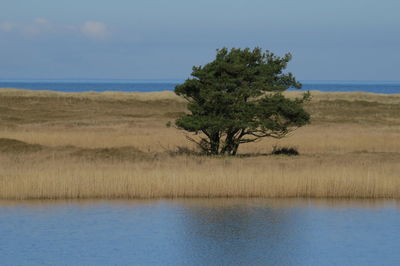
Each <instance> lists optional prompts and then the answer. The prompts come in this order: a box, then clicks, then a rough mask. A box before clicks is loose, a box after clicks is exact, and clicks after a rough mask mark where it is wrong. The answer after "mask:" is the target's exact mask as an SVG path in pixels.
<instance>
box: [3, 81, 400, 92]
mask: <svg viewBox="0 0 400 266" xmlns="http://www.w3.org/2000/svg"><path fill="white" fill-rule="evenodd" d="M181 82H182V81H180V80H0V88H17V89H30V90H51V91H61V92H85V91H97V92H102V91H124V92H131V91H139V92H150V91H164V90H169V91H172V90H173V89H174V88H175V86H176V85H177V84H179V83H181ZM302 83H303V88H302V90H303V91H306V90H319V91H325V92H354V91H363V92H373V93H384V94H393V93H400V81H398V82H396V81H386V82H385V81H380V82H371V81H370V82H368V81H303V82H302Z"/></svg>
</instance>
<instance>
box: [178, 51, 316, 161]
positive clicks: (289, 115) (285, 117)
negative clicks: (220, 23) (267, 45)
mask: <svg viewBox="0 0 400 266" xmlns="http://www.w3.org/2000/svg"><path fill="white" fill-rule="evenodd" d="M290 60H291V55H290V54H286V55H285V56H284V57H278V56H275V55H274V54H273V53H270V52H269V51H265V52H263V51H262V50H261V49H260V48H255V49H253V50H250V49H248V48H246V49H243V50H242V49H235V48H234V49H231V50H228V49H227V48H223V49H220V50H217V55H216V58H215V60H214V61H212V62H210V63H208V64H206V65H205V66H199V67H193V72H192V78H190V79H187V80H186V81H185V82H184V83H183V84H180V85H177V86H176V87H175V93H176V94H178V95H180V96H183V97H185V98H186V99H187V100H188V109H189V111H190V112H191V113H190V114H186V115H183V116H181V117H179V118H178V119H177V120H176V121H175V124H176V125H177V127H178V128H181V129H184V130H187V131H189V132H194V133H196V134H198V135H199V137H200V139H197V140H196V139H194V138H190V137H188V138H189V139H190V140H192V141H194V142H196V143H197V144H198V145H199V146H200V147H201V148H202V149H203V151H205V152H206V153H208V154H214V155H216V154H226V155H235V154H236V153H237V150H238V147H239V145H240V144H242V143H249V142H254V141H257V140H259V139H260V138H263V137H273V138H282V137H284V136H286V135H287V134H288V133H289V132H291V131H293V130H294V129H296V128H298V127H300V126H303V125H305V124H307V123H308V122H309V120H310V115H309V114H308V113H307V112H306V111H305V110H304V109H303V107H302V104H303V103H304V102H305V101H307V100H308V99H309V98H310V95H309V94H308V93H306V94H304V96H303V97H302V98H300V99H288V98H285V97H284V96H283V94H282V92H283V91H285V90H287V89H288V88H290V87H294V88H301V84H300V83H299V82H297V81H296V79H295V78H294V76H293V75H292V74H291V73H286V74H285V73H283V70H284V69H285V68H286V66H287V63H288V62H289V61H290Z"/></svg>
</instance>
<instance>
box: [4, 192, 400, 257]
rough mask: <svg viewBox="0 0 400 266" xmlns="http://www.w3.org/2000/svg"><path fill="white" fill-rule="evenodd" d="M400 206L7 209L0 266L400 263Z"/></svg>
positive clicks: (279, 203) (236, 203) (176, 204)
mask: <svg viewBox="0 0 400 266" xmlns="http://www.w3.org/2000/svg"><path fill="white" fill-rule="evenodd" d="M399 247H400V208H399V205H398V202H395V201H365V200H364V201H351V202H349V201H332V200H328V201H322V200H309V201H307V200H261V199H260V200H258V199H254V200H222V199H219V200H160V201H81V202H79V201H72V202H49V201H42V202H7V201H4V202H1V201H0V258H1V262H0V264H1V265H400V252H399V250H398V248H399Z"/></svg>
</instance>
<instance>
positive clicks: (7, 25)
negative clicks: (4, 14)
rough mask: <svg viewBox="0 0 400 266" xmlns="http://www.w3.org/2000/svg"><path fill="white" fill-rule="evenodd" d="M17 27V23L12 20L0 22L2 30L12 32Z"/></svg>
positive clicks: (0, 29)
mask: <svg viewBox="0 0 400 266" xmlns="http://www.w3.org/2000/svg"><path fill="white" fill-rule="evenodd" d="M15 28H16V24H15V23H11V22H2V23H0V31H4V32H11V31H13V30H14V29H15Z"/></svg>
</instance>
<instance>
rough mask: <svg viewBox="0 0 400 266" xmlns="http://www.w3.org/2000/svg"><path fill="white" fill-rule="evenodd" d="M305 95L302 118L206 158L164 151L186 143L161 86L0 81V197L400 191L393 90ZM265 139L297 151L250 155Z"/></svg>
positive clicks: (397, 103)
mask: <svg viewBox="0 0 400 266" xmlns="http://www.w3.org/2000/svg"><path fill="white" fill-rule="evenodd" d="M297 94H298V92H290V93H288V95H289V96H290V97H293V96H295V95H297ZM312 95H313V100H312V102H311V103H310V104H309V106H307V108H308V109H309V111H310V112H311V114H312V116H313V121H312V124H311V125H310V126H306V127H304V128H301V129H299V130H298V131H296V132H295V133H294V135H293V136H290V137H289V138H285V139H283V140H272V139H265V140H263V141H261V142H259V143H254V144H249V145H243V146H241V147H240V150H239V152H240V154H241V155H242V157H239V158H221V157H218V158H206V157H202V156H188V155H185V154H180V155H179V154H174V153H173V151H174V150H177V147H187V148H193V146H192V144H190V143H188V142H187V140H186V139H185V137H184V134H183V132H181V131H179V130H177V129H175V128H167V127H166V126H165V124H166V123H167V122H168V121H173V120H174V119H175V118H176V117H177V116H178V115H180V114H182V113H183V112H185V111H186V109H185V102H184V101H183V100H182V99H181V98H179V97H177V96H176V95H174V94H173V93H171V92H160V93H149V94H147V93H57V92H47V91H40V92H37V91H25V90H12V89H0V199H33V198H34V199H43V198H52V199H62V198H154V197H156V198H157V197H348V198H400V95H378V94H368V93H321V92H312ZM13 140H18V141H13ZM273 145H279V146H295V147H297V148H298V150H299V151H300V153H301V155H300V156H297V157H285V156H283V157H282V156H254V154H259V155H261V154H269V153H270V152H271V149H272V147H273ZM249 154H253V156H248V155H249Z"/></svg>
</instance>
